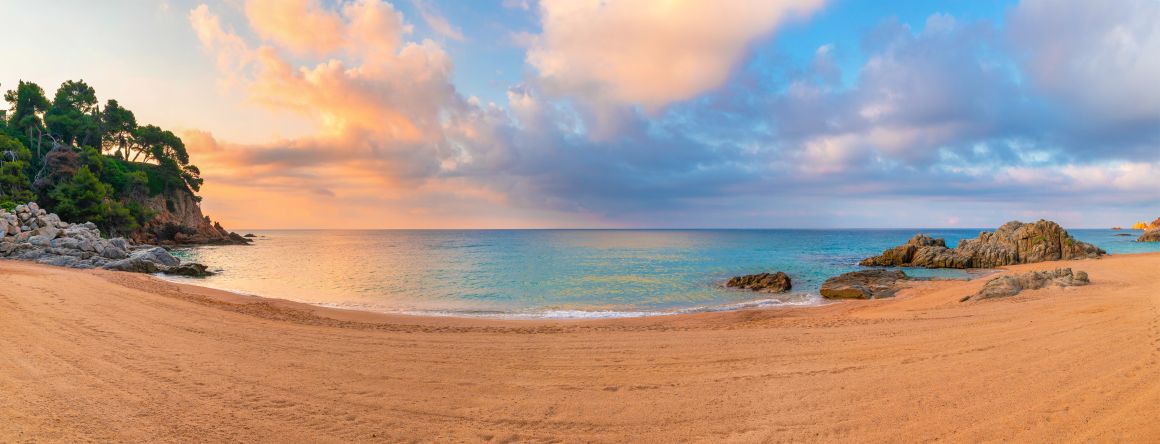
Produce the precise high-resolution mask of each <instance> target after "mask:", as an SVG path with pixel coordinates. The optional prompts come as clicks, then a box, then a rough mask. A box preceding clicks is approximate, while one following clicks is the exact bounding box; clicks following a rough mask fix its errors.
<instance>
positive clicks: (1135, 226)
mask: <svg viewBox="0 0 1160 444" xmlns="http://www.w3.org/2000/svg"><path fill="white" fill-rule="evenodd" d="M1132 229H1133V230H1147V229H1148V224H1146V223H1144V222H1136V223H1134V224H1132Z"/></svg>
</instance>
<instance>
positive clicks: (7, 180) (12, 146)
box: [0, 135, 36, 202]
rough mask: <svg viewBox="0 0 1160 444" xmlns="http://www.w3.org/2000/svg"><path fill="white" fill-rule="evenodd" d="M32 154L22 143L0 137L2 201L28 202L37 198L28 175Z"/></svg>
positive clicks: (0, 187)
mask: <svg viewBox="0 0 1160 444" xmlns="http://www.w3.org/2000/svg"><path fill="white" fill-rule="evenodd" d="M31 158H32V153H31V152H29V151H28V148H25V147H24V145H23V144H21V143H20V141H18V140H16V139H14V138H12V137H9V136H6V135H0V200H5V201H14V202H28V201H31V200H33V199H35V198H36V195H35V194H34V193H33V192H32V182H31V181H30V180H29V175H28V161H29V159H31Z"/></svg>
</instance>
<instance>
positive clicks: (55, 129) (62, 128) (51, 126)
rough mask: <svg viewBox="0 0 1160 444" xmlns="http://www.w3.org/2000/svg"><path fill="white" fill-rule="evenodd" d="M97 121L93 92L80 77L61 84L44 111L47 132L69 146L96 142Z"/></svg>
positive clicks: (94, 94)
mask: <svg viewBox="0 0 1160 444" xmlns="http://www.w3.org/2000/svg"><path fill="white" fill-rule="evenodd" d="M97 122H98V114H97V92H96V90H94V89H93V87H91V86H89V85H88V84H86V83H85V82H84V81H83V80H81V81H75V82H74V81H72V80H69V81H66V82H64V83H62V84H61V85H60V89H57V90H56V95H55V96H54V97H53V99H52V106H50V107H49V108H48V111H46V112H45V113H44V124H45V126H47V127H48V131H49V132H50V133H52V134H54V135H56V136H57V137H58V138H59V139H60V141H61V143H65V144H69V145H76V146H88V144H89V143H100V140H99V139H100V137H99V134H98V125H97Z"/></svg>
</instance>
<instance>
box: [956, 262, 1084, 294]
mask: <svg viewBox="0 0 1160 444" xmlns="http://www.w3.org/2000/svg"><path fill="white" fill-rule="evenodd" d="M1089 283H1091V281H1090V280H1088V275H1087V273H1084V272H1082V271H1076V272H1075V273H1072V271H1071V269H1070V268H1056V269H1055V270H1051V271H1030V272H1027V273H1019V274H1012V275H1007V276H999V277H997V278H994V279H991V280H990V281H987V283H986V285H984V286H983V288H982V289H981V290H979V292H978V293H975V294H974V295H972V296H968V297H965V298H963V299H961V300H960V302H966V301H968V300H971V299H991V298H1003V297H1009V296H1015V295H1017V294H1019V292H1021V291H1023V290H1036V289H1040V288H1043V287H1047V286H1049V285H1055V286H1057V287H1074V286H1079V285H1087V284H1089Z"/></svg>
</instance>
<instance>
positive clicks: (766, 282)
mask: <svg viewBox="0 0 1160 444" xmlns="http://www.w3.org/2000/svg"><path fill="white" fill-rule="evenodd" d="M725 286H726V287H733V288H743V289H746V290H753V291H760V292H763V293H784V292H787V291H789V289H790V288H792V287H793V285H792V284H791V283H790V280H789V276H788V275H786V274H785V273H782V272H780V271H779V272H776V273H760V274H750V275H745V276H737V277H734V278H732V279H729V282H727V283H725Z"/></svg>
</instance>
